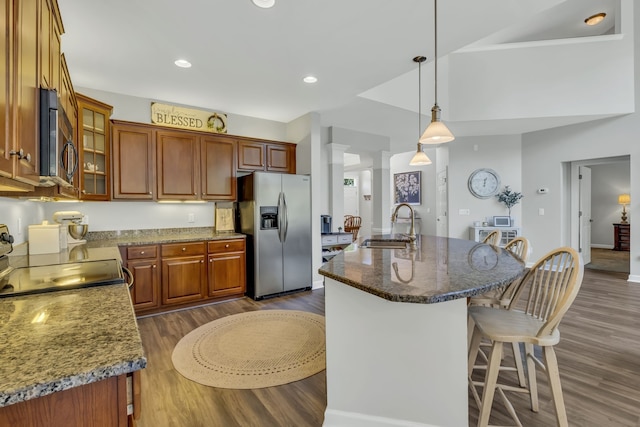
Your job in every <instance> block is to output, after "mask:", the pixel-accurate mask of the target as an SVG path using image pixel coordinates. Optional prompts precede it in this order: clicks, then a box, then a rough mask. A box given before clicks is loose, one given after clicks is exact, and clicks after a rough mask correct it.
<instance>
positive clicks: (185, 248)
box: [162, 242, 205, 258]
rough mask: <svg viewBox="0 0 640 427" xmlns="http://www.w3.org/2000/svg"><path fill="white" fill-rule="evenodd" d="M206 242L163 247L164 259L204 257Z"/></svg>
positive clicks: (170, 244) (165, 245)
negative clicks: (192, 256)
mask: <svg viewBox="0 0 640 427" xmlns="http://www.w3.org/2000/svg"><path fill="white" fill-rule="evenodd" d="M204 249H205V246H204V242H190V243H169V244H164V245H162V257H163V258H166V257H178V256H189V255H204Z"/></svg>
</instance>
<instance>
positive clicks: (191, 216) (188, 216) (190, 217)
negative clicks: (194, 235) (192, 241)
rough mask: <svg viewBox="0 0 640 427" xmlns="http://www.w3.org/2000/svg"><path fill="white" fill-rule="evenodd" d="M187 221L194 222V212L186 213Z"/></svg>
mask: <svg viewBox="0 0 640 427" xmlns="http://www.w3.org/2000/svg"><path fill="white" fill-rule="evenodd" d="M187 222H196V216H195V214H192V213H190V214H188V215H187Z"/></svg>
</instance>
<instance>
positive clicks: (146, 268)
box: [123, 245, 160, 312]
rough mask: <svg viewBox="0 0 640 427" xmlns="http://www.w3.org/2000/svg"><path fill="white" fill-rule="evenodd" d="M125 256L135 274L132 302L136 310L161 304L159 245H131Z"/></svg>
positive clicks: (127, 248)
mask: <svg viewBox="0 0 640 427" xmlns="http://www.w3.org/2000/svg"><path fill="white" fill-rule="evenodd" d="M125 249H126V250H125V251H124V256H123V258H124V259H126V267H127V268H128V269H129V270H130V271H131V273H132V274H133V287H132V288H131V302H132V303H133V308H134V310H135V311H136V312H138V311H140V310H146V309H152V308H156V307H158V306H159V305H160V268H159V267H158V265H159V264H160V250H159V248H158V245H141V246H129V247H126V248H125Z"/></svg>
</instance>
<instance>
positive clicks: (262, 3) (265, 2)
mask: <svg viewBox="0 0 640 427" xmlns="http://www.w3.org/2000/svg"><path fill="white" fill-rule="evenodd" d="M251 1H252V2H253V4H255V5H256V6H258V7H261V8H263V9H269V8H270V7H273V5H274V4H276V0H251Z"/></svg>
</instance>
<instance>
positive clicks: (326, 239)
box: [322, 235, 338, 246]
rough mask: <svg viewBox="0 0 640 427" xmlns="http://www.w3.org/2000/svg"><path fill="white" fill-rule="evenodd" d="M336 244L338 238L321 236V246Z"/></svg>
mask: <svg viewBox="0 0 640 427" xmlns="http://www.w3.org/2000/svg"><path fill="white" fill-rule="evenodd" d="M337 243H338V236H336V235H328V236H322V246H327V245H335V244H337Z"/></svg>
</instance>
